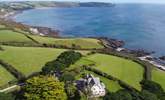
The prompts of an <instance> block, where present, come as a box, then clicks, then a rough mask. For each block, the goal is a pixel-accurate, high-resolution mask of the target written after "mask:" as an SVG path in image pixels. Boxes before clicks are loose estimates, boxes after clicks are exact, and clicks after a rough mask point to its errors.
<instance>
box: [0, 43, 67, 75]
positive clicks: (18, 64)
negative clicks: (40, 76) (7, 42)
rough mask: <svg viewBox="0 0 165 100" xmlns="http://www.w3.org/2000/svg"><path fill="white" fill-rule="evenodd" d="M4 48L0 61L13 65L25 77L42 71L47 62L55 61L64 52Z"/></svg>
mask: <svg viewBox="0 0 165 100" xmlns="http://www.w3.org/2000/svg"><path fill="white" fill-rule="evenodd" d="M2 47H3V49H5V51H2V52H0V59H2V60H4V61H5V62H7V63H9V64H11V65H13V66H14V67H15V68H16V69H17V70H19V71H21V72H22V73H24V74H25V75H30V74H31V73H33V72H38V71H40V70H41V68H42V67H43V66H44V64H45V63H46V62H48V61H51V60H53V59H55V58H56V57H57V56H58V55H59V54H60V53H61V52H63V51H64V50H63V49H51V48H33V47H9V46H2Z"/></svg>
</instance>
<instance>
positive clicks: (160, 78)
mask: <svg viewBox="0 0 165 100" xmlns="http://www.w3.org/2000/svg"><path fill="white" fill-rule="evenodd" d="M152 80H153V81H155V82H157V83H159V84H160V85H161V86H162V87H163V89H164V90H165V71H162V70H160V69H157V68H153V70H152Z"/></svg>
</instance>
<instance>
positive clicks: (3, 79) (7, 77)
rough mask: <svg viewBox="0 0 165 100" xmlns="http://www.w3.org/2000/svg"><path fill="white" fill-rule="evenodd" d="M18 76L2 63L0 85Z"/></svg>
mask: <svg viewBox="0 0 165 100" xmlns="http://www.w3.org/2000/svg"><path fill="white" fill-rule="evenodd" d="M15 79H16V78H15V77H14V76H13V75H11V74H10V73H9V72H8V71H7V70H6V69H5V68H3V67H2V66H1V65H0V87H1V86H3V85H6V84H8V82H10V81H12V80H15Z"/></svg>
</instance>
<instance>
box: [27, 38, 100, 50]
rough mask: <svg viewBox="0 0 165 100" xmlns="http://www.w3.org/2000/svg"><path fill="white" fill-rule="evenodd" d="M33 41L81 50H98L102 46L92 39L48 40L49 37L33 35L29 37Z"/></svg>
mask: <svg viewBox="0 0 165 100" xmlns="http://www.w3.org/2000/svg"><path fill="white" fill-rule="evenodd" d="M29 36H30V37H32V38H33V39H34V40H36V41H38V42H40V43H42V44H43V43H46V44H55V45H62V46H67V47H72V46H73V45H75V46H80V48H82V49H93V48H96V49H100V48H103V46H102V45H101V44H100V43H99V42H100V41H99V40H97V39H92V38H49V37H41V36H35V35H29Z"/></svg>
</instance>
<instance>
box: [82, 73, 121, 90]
mask: <svg viewBox="0 0 165 100" xmlns="http://www.w3.org/2000/svg"><path fill="white" fill-rule="evenodd" d="M85 73H90V74H92V75H94V77H99V78H100V80H101V81H102V82H103V83H104V84H105V87H106V89H107V90H108V91H110V92H116V91H118V90H120V89H122V87H121V86H120V85H119V83H118V82H117V81H113V80H109V79H107V78H105V77H102V76H100V75H98V74H95V73H93V72H91V71H85Z"/></svg>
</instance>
